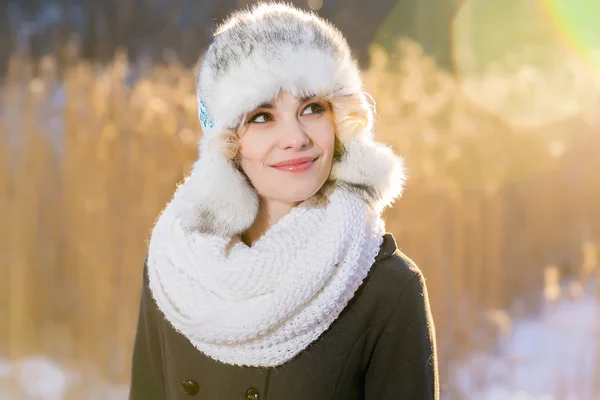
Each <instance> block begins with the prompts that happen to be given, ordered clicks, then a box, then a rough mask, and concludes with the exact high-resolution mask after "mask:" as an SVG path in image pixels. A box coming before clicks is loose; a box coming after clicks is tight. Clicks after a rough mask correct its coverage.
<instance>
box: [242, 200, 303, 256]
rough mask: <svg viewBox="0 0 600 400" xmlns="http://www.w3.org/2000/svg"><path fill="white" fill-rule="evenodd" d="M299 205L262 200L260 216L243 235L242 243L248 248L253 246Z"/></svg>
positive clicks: (257, 216)
mask: <svg viewBox="0 0 600 400" xmlns="http://www.w3.org/2000/svg"><path fill="white" fill-rule="evenodd" d="M298 204H300V203H299V202H298V203H282V202H280V201H275V200H269V199H265V198H263V197H261V198H260V204H259V207H258V214H257V215H256V219H255V220H254V223H253V224H252V226H250V228H248V229H247V230H246V231H245V232H244V233H243V234H242V238H241V239H242V241H243V242H244V243H245V244H246V245H247V246H250V247H251V246H253V245H254V243H256V242H257V241H258V239H260V237H261V236H262V235H264V234H265V232H267V231H268V230H269V228H271V226H273V225H274V224H275V223H277V221H279V220H280V219H281V218H282V217H283V216H284V215H286V214H287V213H289V212H290V211H291V210H292V208H294V207H296V206H297V205H298Z"/></svg>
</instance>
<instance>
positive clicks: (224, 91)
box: [173, 3, 404, 237]
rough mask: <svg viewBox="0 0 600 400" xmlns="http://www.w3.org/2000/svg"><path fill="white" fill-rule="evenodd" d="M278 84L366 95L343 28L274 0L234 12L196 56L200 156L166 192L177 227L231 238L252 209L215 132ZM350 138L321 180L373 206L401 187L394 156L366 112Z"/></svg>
mask: <svg viewBox="0 0 600 400" xmlns="http://www.w3.org/2000/svg"><path fill="white" fill-rule="evenodd" d="M281 90H285V91H287V92H289V93H290V94H292V95H294V96H307V95H310V96H329V97H332V96H333V97H344V96H359V97H360V98H361V99H362V101H364V102H366V95H365V93H364V90H363V82H362V78H361V75H360V70H359V68H358V65H357V63H356V61H355V59H354V58H353V56H352V54H351V51H350V48H349V46H348V43H347V42H346V39H345V38H344V36H343V35H342V33H341V32H340V31H339V30H338V29H337V28H335V27H334V26H333V25H332V24H330V23H329V22H327V21H325V20H324V19H322V18H320V17H318V16H317V15H316V14H314V13H309V12H306V11H302V10H300V9H297V8H295V7H293V6H290V5H287V4H283V3H259V4H258V5H255V6H254V7H253V8H251V9H246V10H243V11H237V12H235V13H233V14H232V15H231V16H230V17H229V18H228V19H227V20H225V21H224V22H223V23H222V24H221V25H220V26H219V27H218V28H217V30H216V32H215V34H214V38H213V41H212V43H211V45H210V46H209V48H208V50H207V51H206V52H205V54H204V55H203V57H202V58H201V60H200V62H199V64H198V71H197V96H198V105H199V107H198V113H199V117H200V121H201V123H202V131H203V137H202V139H201V140H200V157H199V159H198V160H197V161H196V162H195V163H194V166H193V169H192V173H191V174H190V175H189V176H188V178H187V179H186V181H185V182H184V183H183V184H182V185H181V186H180V187H179V188H178V190H177V193H176V194H175V196H174V198H173V203H175V204H174V205H175V207H176V210H177V212H178V214H179V216H180V219H181V221H182V223H184V224H185V228H186V229H190V230H197V231H200V232H202V233H206V234H211V235H220V236H225V237H231V236H233V235H237V234H241V233H242V232H244V231H245V230H247V229H248V228H249V227H250V226H251V225H252V223H253V222H254V220H255V218H256V215H257V213H258V205H259V201H258V195H257V193H256V191H255V190H254V188H253V187H252V185H251V184H250V182H249V181H248V179H247V178H246V176H245V175H244V174H243V173H242V172H241V171H240V170H239V169H238V168H237V167H236V166H235V165H234V162H233V161H232V160H230V159H229V158H228V157H227V156H226V155H225V153H224V151H223V145H222V139H223V135H224V134H226V133H227V132H228V131H229V130H230V129H234V128H235V127H236V126H238V124H239V123H240V122H241V121H242V118H243V117H244V115H245V114H246V113H249V112H251V111H253V110H254V109H255V108H256V107H258V106H259V105H260V104H262V103H263V102H266V101H270V100H272V99H273V98H274V97H275V96H276V95H277V94H278V93H279V92H280V91H281ZM367 109H368V111H367V118H366V123H365V125H366V126H364V127H363V128H362V129H361V130H360V132H358V133H357V134H356V135H353V137H340V138H339V139H340V140H341V142H342V144H343V146H344V149H345V150H344V152H343V154H342V156H341V158H340V159H339V160H337V161H335V162H334V166H333V169H332V172H331V176H330V182H332V183H333V184H334V185H338V186H342V187H344V188H347V189H350V190H353V191H356V192H358V193H360V194H361V195H362V196H363V198H364V199H365V201H367V202H368V203H369V204H371V205H372V206H373V207H374V208H375V209H376V210H378V211H379V212H381V210H383V208H384V207H385V206H387V205H389V204H391V203H392V202H393V201H394V199H395V198H396V197H398V196H399V195H400V194H401V191H402V185H403V181H404V168H403V163H402V159H401V158H400V157H398V156H396V155H395V154H394V152H393V151H392V150H391V149H390V148H389V147H388V146H386V145H384V144H382V143H377V142H375V141H374V139H373V137H374V135H373V126H372V124H373V113H372V110H371V107H367Z"/></svg>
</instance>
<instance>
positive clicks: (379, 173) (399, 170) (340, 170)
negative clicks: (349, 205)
mask: <svg viewBox="0 0 600 400" xmlns="http://www.w3.org/2000/svg"><path fill="white" fill-rule="evenodd" d="M371 136H372V134H371V133H369V134H361V135H359V136H357V137H356V138H354V139H351V140H349V141H347V142H345V143H344V153H343V154H342V156H341V158H340V160H339V161H338V162H336V163H335V164H334V166H333V169H332V178H333V179H334V180H336V182H337V185H338V186H340V187H344V188H346V189H348V190H351V191H353V192H355V193H358V194H359V195H360V196H361V197H362V198H363V199H364V200H365V201H366V202H367V203H368V204H370V205H371V206H372V207H373V208H374V209H375V210H376V211H377V212H381V211H383V209H384V208H385V207H387V206H389V205H391V204H392V203H393V202H394V200H395V199H396V198H397V197H399V196H400V195H401V194H402V189H403V185H404V181H405V179H406V174H405V169H404V160H403V159H402V158H401V157H399V156H398V155H396V154H395V153H394V151H393V150H392V149H391V148H390V147H389V146H387V145H385V144H383V143H380V142H376V141H374V140H372V139H371Z"/></svg>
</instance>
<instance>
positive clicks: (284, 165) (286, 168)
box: [272, 157, 319, 172]
mask: <svg viewBox="0 0 600 400" xmlns="http://www.w3.org/2000/svg"><path fill="white" fill-rule="evenodd" d="M318 158H319V157H302V158H296V159H294V160H286V161H282V162H280V163H277V164H274V165H272V167H273V168H275V169H277V170H279V171H283V172H304V171H306V170H308V169H309V168H310V167H312V165H313V164H314V163H315V161H317V159H318Z"/></svg>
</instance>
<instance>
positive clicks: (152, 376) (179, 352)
mask: <svg viewBox="0 0 600 400" xmlns="http://www.w3.org/2000/svg"><path fill="white" fill-rule="evenodd" d="M146 268H147V267H146ZM146 268H144V284H143V287H142V297H141V304H140V311H139V321H138V327H137V333H136V337H135V345H134V351H133V363H132V377H131V387H130V395H129V399H130V400H155V399H156V400H158V399H160V400H164V399H170V400H174V399H188V398H190V397H193V398H198V399H210V400H251V399H252V400H255V399H258V400H267V399H268V400H296V399H297V400H300V399H302V400H355V399H356V400H363V399H364V400H404V399H406V400H408V399H414V400H430V399H438V396H439V394H438V392H439V389H438V372H437V356H436V346H435V333H434V325H433V321H432V318H431V312H430V308H429V300H428V295H427V289H426V286H425V280H424V278H423V275H422V273H421V271H420V270H419V269H418V268H417V266H416V265H415V264H414V263H413V262H412V260H410V259H409V258H408V257H406V256H405V255H404V254H402V253H401V252H400V251H399V250H398V249H397V248H396V242H395V240H394V238H393V236H392V235H391V234H389V233H388V234H386V235H385V237H384V241H383V244H382V246H381V250H380V252H379V254H378V256H377V258H376V261H375V263H374V265H373V267H372V268H371V271H370V272H369V275H368V276H367V278H366V279H365V281H364V282H363V283H362V285H361V287H360V288H359V290H358V291H357V292H356V294H355V295H354V297H353V299H352V300H351V301H350V302H349V303H348V305H347V306H346V308H345V309H344V310H343V312H342V313H341V314H340V315H339V317H338V318H337V319H336V320H335V321H334V322H333V324H332V325H331V326H330V327H329V329H328V330H326V331H325V332H324V333H323V334H322V335H321V336H320V337H319V338H318V339H317V340H316V341H315V342H313V343H312V344H311V345H310V346H309V347H307V348H306V349H304V350H303V351H302V352H301V353H299V354H298V355H297V356H296V357H295V358H293V359H292V360H290V361H288V362H287V363H285V364H283V365H280V366H278V367H274V368H254V367H239V366H232V365H227V364H223V363H219V362H217V361H214V360H212V359H211V358H209V357H207V356H205V355H204V354H203V353H201V352H200V351H199V350H197V349H196V348H195V347H194V346H193V345H192V344H191V343H190V342H189V341H188V340H187V338H186V337H185V336H183V335H181V334H180V333H178V332H177V331H175V330H174V329H173V327H172V326H171V325H170V323H169V322H168V321H167V320H166V319H165V318H164V316H163V314H162V313H161V312H160V311H159V310H158V309H157V307H156V303H155V302H154V299H153V297H152V295H151V292H150V289H149V288H148V276H147V271H146Z"/></svg>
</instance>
